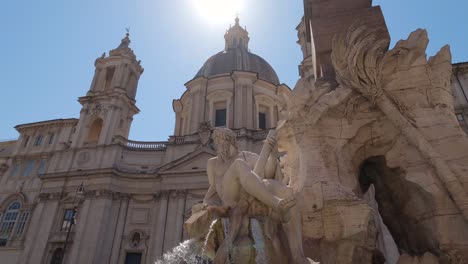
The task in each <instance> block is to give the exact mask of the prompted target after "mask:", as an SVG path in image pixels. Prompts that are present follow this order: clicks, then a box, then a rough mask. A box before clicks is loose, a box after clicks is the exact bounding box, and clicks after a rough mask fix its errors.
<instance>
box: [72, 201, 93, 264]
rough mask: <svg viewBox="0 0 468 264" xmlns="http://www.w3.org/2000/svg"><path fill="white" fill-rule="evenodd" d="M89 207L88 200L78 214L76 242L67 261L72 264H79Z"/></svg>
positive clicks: (74, 238)
mask: <svg viewBox="0 0 468 264" xmlns="http://www.w3.org/2000/svg"><path fill="white" fill-rule="evenodd" d="M89 206H90V200H89V199H87V200H85V201H84V202H83V204H82V205H81V208H78V210H79V211H78V214H77V225H76V226H75V235H74V237H73V240H74V241H75V242H74V243H73V245H72V246H70V247H69V249H68V257H67V259H68V260H69V261H70V263H77V262H78V260H79V258H80V255H79V248H80V244H81V242H84V241H83V233H84V230H85V228H86V225H87V219H88V213H89Z"/></svg>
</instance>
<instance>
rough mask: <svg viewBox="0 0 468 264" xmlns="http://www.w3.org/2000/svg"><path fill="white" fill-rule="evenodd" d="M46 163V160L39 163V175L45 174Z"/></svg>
mask: <svg viewBox="0 0 468 264" xmlns="http://www.w3.org/2000/svg"><path fill="white" fill-rule="evenodd" d="M45 167H46V161H45V159H41V161H40V162H39V167H38V168H37V174H43V173H44V172H45Z"/></svg>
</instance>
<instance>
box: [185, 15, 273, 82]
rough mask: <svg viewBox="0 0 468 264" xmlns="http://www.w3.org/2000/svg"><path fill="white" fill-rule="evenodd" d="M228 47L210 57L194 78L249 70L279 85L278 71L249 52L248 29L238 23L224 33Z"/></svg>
mask: <svg viewBox="0 0 468 264" xmlns="http://www.w3.org/2000/svg"><path fill="white" fill-rule="evenodd" d="M224 39H225V41H226V47H225V50H224V51H221V52H219V53H217V54H215V55H213V56H212V57H210V58H209V59H208V60H207V61H206V62H205V63H204V64H203V66H202V67H201V69H200V70H199V71H198V73H197V74H196V75H195V77H194V78H198V77H200V76H204V77H207V78H210V77H213V76H215V75H218V74H224V73H231V72H232V71H247V72H255V73H258V75H259V77H260V78H261V79H264V80H266V81H268V82H271V83H273V84H276V85H278V84H279V78H278V75H276V72H275V71H274V70H273V68H272V67H271V66H270V64H269V63H268V62H267V61H265V60H264V59H263V58H262V57H260V56H258V55H256V54H253V53H251V52H249V49H248V43H249V36H248V32H247V30H245V29H244V28H242V27H241V26H240V25H239V18H236V23H235V25H234V26H233V27H231V28H229V30H228V31H227V32H226V34H225V35H224Z"/></svg>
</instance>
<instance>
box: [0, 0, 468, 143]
mask: <svg viewBox="0 0 468 264" xmlns="http://www.w3.org/2000/svg"><path fill="white" fill-rule="evenodd" d="M196 1H198V0H134V1H128V0H127V1H123V0H99V1H96V0H69V1H63V0H43V1H36V0H15V1H5V2H4V3H2V4H3V5H2V8H1V9H0V24H1V25H2V27H3V29H2V33H1V34H2V37H1V41H0V50H1V51H2V52H3V54H2V59H3V62H2V63H0V85H1V91H2V95H1V97H0V98H1V101H0V113H2V117H1V119H0V121H1V122H0V140H6V139H14V138H16V137H17V136H18V134H17V132H16V130H15V129H14V126H15V125H17V124H24V123H30V122H37V121H43V120H50V119H56V118H71V117H78V116H79V111H80V108H81V106H80V104H79V103H78V102H77V98H78V97H79V96H83V95H85V94H86V92H87V90H88V89H89V85H90V83H91V80H92V76H93V73H94V60H95V59H96V58H97V57H99V56H100V55H101V54H102V53H103V52H108V51H109V50H110V49H113V48H115V47H116V46H117V45H118V44H119V43H120V39H121V38H122V37H123V36H124V34H125V28H126V27H130V34H131V36H130V37H131V40H132V44H131V47H132V48H133V49H134V51H135V53H136V55H137V56H138V58H139V59H140V60H142V65H143V67H144V68H145V72H144V74H143V75H142V77H141V79H140V83H139V87H138V93H137V98H136V99H137V106H138V107H139V108H140V110H141V112H140V113H139V114H138V115H136V116H135V118H134V121H133V125H132V129H131V132H130V138H131V139H134V140H145V141H157V140H166V139H167V137H168V136H169V135H171V134H172V133H173V127H174V114H173V111H172V99H175V98H179V97H180V95H181V94H182V93H183V92H184V90H185V87H184V83H186V82H187V81H189V80H191V79H192V78H193V76H194V75H195V73H196V72H197V71H198V69H199V68H200V67H201V66H202V65H203V63H204V62H205V61H206V59H208V58H209V57H210V56H211V55H213V54H214V53H216V52H218V51H220V50H222V49H223V48H224V39H223V34H224V32H225V30H226V29H227V28H228V27H229V24H230V23H233V19H234V17H229V18H226V20H225V21H223V22H217V23H214V22H213V21H211V20H210V19H207V18H206V17H202V16H201V15H200V12H199V10H198V9H197V8H195V7H196V3H195V2H196ZM374 4H376V5H381V7H382V10H383V12H384V16H385V18H386V22H387V25H388V27H389V30H390V34H391V37H392V43H395V41H396V40H398V39H401V38H406V37H407V35H408V34H409V33H410V32H411V31H414V30H415V29H417V28H426V29H427V30H428V32H429V38H430V44H429V48H428V55H433V54H435V53H436V52H437V50H438V49H440V47H442V46H443V45H445V44H450V46H451V49H452V55H453V61H454V62H461V61H468V48H467V43H468V27H467V26H466V25H467V22H466V10H468V2H467V1H466V0H449V1H434V0H426V1H422V0H411V1H407V0H406V1H403V0H379V1H375V0H374ZM302 13H303V9H302V0H273V1H272V0H250V1H249V0H245V2H244V4H243V7H242V9H241V10H240V19H241V25H246V26H247V30H248V31H249V33H250V49H251V51H252V52H254V53H256V54H258V55H260V56H262V57H263V58H265V59H266V60H267V61H268V62H269V63H270V64H271V65H272V66H273V68H274V69H275V70H276V72H277V73H278V76H279V78H280V80H281V81H282V82H284V83H286V84H287V85H289V86H290V87H291V88H293V87H294V84H295V82H296V81H297V79H298V73H297V65H298V64H299V63H300V61H301V54H300V50H299V46H298V45H297V44H296V39H297V37H296V31H295V27H296V25H297V24H298V22H299V21H300V18H301V16H302ZM230 21H232V22H230Z"/></svg>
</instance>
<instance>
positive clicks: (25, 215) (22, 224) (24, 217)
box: [15, 212, 29, 236]
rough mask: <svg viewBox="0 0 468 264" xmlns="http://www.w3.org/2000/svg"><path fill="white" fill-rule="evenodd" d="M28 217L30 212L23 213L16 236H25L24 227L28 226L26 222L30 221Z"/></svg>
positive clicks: (17, 226)
mask: <svg viewBox="0 0 468 264" xmlns="http://www.w3.org/2000/svg"><path fill="white" fill-rule="evenodd" d="M28 217H29V212H21V215H20V218H19V222H18V225H16V231H15V235H17V236H19V235H21V234H23V231H24V227H25V226H26V222H27V221H28Z"/></svg>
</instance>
